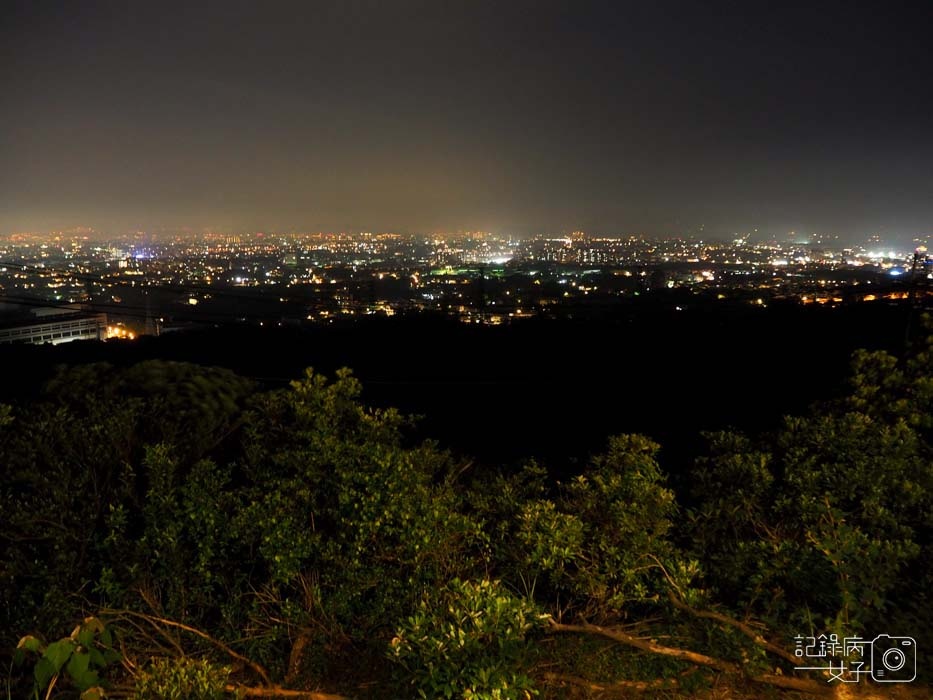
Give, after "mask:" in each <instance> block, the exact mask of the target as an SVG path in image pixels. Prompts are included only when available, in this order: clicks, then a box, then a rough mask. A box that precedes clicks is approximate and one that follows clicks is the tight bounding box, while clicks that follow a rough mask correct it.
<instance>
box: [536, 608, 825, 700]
mask: <svg viewBox="0 0 933 700" xmlns="http://www.w3.org/2000/svg"><path fill="white" fill-rule="evenodd" d="M550 628H551V631H553V632H570V633H580V634H592V635H597V636H600V637H605V638H607V639H612V640H614V641H616V642H619V643H621V644H625V645H627V646H630V647H634V648H635V649H641V650H642V651H646V652H649V653H651V654H659V655H661V656H669V657H672V658H675V659H680V660H682V661H686V662H688V663H692V664H695V665H697V666H706V667H708V668H712V669H715V670H717V671H722V672H723V673H731V674H736V675H743V676H745V677H746V678H748V679H750V680H752V681H755V682H756V683H763V684H765V685H770V686H773V687H776V688H786V689H789V690H796V691H798V692H802V693H809V694H811V695H829V694H830V693H831V692H832V691H833V689H832V687H830V686H829V685H828V684H826V683H818V682H816V681H812V680H807V679H803V678H794V677H793V676H781V675H777V674H770V673H768V674H762V675H758V676H749V675H746V674H745V673H743V670H742V668H741V667H740V666H739V665H738V664H735V663H732V662H730V661H723V660H722V659H716V658H714V657H712V656H707V655H706V654H700V653H699V652H695V651H690V650H689V649H677V648H675V647H667V646H663V645H661V644H655V643H654V642H651V641H646V640H644V639H639V638H638V637H633V636H632V635H630V634H627V633H625V632H623V631H621V630H618V629H612V628H609V627H601V626H599V625H591V624H589V623H583V624H580V625H568V624H564V623H561V622H557V621H555V620H553V619H552V620H551V621H550Z"/></svg>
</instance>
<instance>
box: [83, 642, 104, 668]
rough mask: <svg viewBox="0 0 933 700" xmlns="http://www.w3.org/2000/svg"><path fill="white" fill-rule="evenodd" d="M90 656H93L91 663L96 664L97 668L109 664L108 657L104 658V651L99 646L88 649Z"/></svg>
mask: <svg viewBox="0 0 933 700" xmlns="http://www.w3.org/2000/svg"><path fill="white" fill-rule="evenodd" d="M87 653H88V656H90V657H91V665H92V666H96V667H97V668H102V667H104V666H106V665H107V659H105V658H104V655H103V653H101V650H100V649H98V648H97V647H90V648H88V650H87Z"/></svg>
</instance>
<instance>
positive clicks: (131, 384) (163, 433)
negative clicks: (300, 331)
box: [0, 342, 933, 699]
mask: <svg viewBox="0 0 933 700" xmlns="http://www.w3.org/2000/svg"><path fill="white" fill-rule="evenodd" d="M931 358H933V353H931V345H930V343H929V342H927V343H926V344H923V345H921V346H920V347H918V348H916V350H915V351H914V352H913V353H912V354H910V355H909V356H908V357H905V358H903V359H901V360H898V359H896V358H894V357H892V356H889V355H886V354H884V353H865V352H862V353H859V354H857V355H856V357H855V358H854V363H853V374H852V380H851V390H850V391H849V393H848V394H847V395H846V396H845V397H843V398H840V399H838V400H835V401H832V402H828V403H824V404H822V405H818V406H816V407H815V408H814V409H813V410H812V411H811V412H810V413H808V414H807V415H804V416H797V417H788V418H786V419H785V420H784V421H783V423H782V424H781V425H780V426H778V427H777V429H775V430H773V431H772V432H770V433H767V434H761V435H743V434H740V433H737V432H735V431H729V430H724V431H721V432H717V433H711V434H708V435H707V448H706V450H705V451H704V453H703V454H701V455H699V456H698V457H697V460H696V463H695V465H693V468H692V470H691V471H690V479H689V484H690V490H689V491H685V492H684V493H682V494H677V493H675V492H674V490H673V489H672V488H671V487H670V486H669V485H668V483H667V479H666V476H665V473H664V471H663V470H662V468H661V466H660V464H659V461H658V455H659V450H660V447H659V445H657V444H655V443H654V442H653V441H651V440H650V439H648V438H646V437H643V436H639V435H618V436H615V437H613V438H611V439H610V441H609V444H608V447H607V448H606V449H605V450H604V451H602V452H601V453H598V454H597V455H595V456H594V457H593V458H592V459H591V460H590V462H589V463H588V465H587V466H586V468H585V469H583V470H581V471H580V472H579V473H578V474H577V475H575V476H573V477H572V478H568V479H565V480H562V481H558V480H555V479H553V478H551V477H550V476H549V475H548V472H547V470H545V469H544V468H542V467H541V466H540V465H538V464H536V463H534V462H529V463H528V464H527V465H526V466H525V467H524V468H523V469H521V470H517V471H516V470H512V471H508V472H506V471H502V472H501V473H489V472H483V471H474V470H471V469H469V468H468V467H469V463H466V462H463V461H461V460H459V459H457V458H454V457H452V456H451V455H449V454H447V453H445V452H444V451H443V450H441V449H439V448H438V446H437V445H435V444H433V443H423V444H411V441H410V440H409V438H408V433H407V426H408V422H407V419H405V418H404V417H402V416H401V415H399V414H398V413H397V412H395V411H393V410H371V409H368V408H366V407H365V406H364V405H363V404H362V403H361V400H360V389H361V387H360V385H359V383H358V382H357V381H356V380H355V379H354V378H353V377H352V376H351V375H350V373H349V372H348V371H342V372H340V373H339V374H338V375H337V376H336V378H335V379H334V380H333V381H330V382H329V381H327V380H326V379H325V378H324V377H322V376H320V375H317V374H315V373H313V372H312V371H310V370H308V372H307V373H306V374H305V376H304V377H302V378H301V379H299V380H296V381H294V382H292V384H291V386H289V387H288V388H286V389H282V390H275V391H264V390H261V389H260V388H258V387H257V386H255V385H254V384H252V383H251V382H249V381H246V380H243V379H241V378H239V377H236V376H235V375H233V374H231V373H229V372H225V371H221V370H213V369H204V368H199V367H195V366H191V365H181V364H177V363H168V362H148V363H143V364H142V365H138V366H135V367H130V368H126V369H117V368H114V367H109V366H106V365H91V366H84V367H73V368H62V370H61V371H60V372H59V374H58V375H57V376H56V377H55V379H54V380H53V381H51V382H50V383H49V384H48V386H47V387H45V389H44V391H43V392H42V394H41V396H39V397H37V398H36V399H35V400H33V401H31V402H27V403H23V404H22V405H17V406H12V407H8V406H0V462H2V464H3V465H4V468H3V473H2V481H0V518H2V524H0V525H2V527H0V533H2V534H0V537H2V538H3V540H4V547H3V552H4V554H3V555H2V558H0V582H2V583H0V644H2V645H3V646H4V647H5V648H8V649H10V650H12V649H14V648H15V647H16V645H17V640H18V639H20V637H21V636H22V635H24V634H27V635H30V636H29V637H27V638H25V639H27V640H32V641H27V642H25V643H23V642H22V641H21V644H20V652H19V654H18V658H20V657H23V658H20V660H23V659H24V658H25V656H28V655H30V654H31V655H32V656H33V657H35V658H33V660H32V664H33V667H34V672H33V667H29V669H28V673H29V674H32V675H27V671H24V672H23V674H22V675H20V676H17V675H16V673H15V672H14V673H13V674H12V675H11V677H10V680H9V682H8V687H9V688H10V689H11V693H12V689H13V688H14V687H15V688H17V689H20V690H23V691H24V692H26V693H29V692H33V691H35V690H36V689H37V687H38V686H37V685H36V684H37V683H38V685H42V683H40V682H39V681H42V682H44V684H45V685H44V686H43V687H47V686H48V685H49V684H50V683H51V681H52V678H53V677H55V676H56V674H58V675H61V674H65V675H67V674H70V681H68V680H67V679H66V678H65V676H64V675H62V679H63V680H62V683H61V685H60V686H58V687H56V688H53V689H52V690H53V692H52V693H50V696H53V695H54V694H55V693H56V692H59V691H60V692H62V693H65V692H67V688H68V685H69V683H71V687H72V688H77V689H78V690H79V691H83V690H88V689H93V688H98V687H100V688H101V692H105V691H104V690H103V689H104V688H105V687H106V686H107V684H108V683H111V684H116V685H117V686H120V684H121V683H122V684H123V685H122V686H120V687H123V688H124V694H127V693H129V692H130V691H129V689H130V688H133V689H135V690H134V691H133V692H135V693H136V696H137V697H140V698H149V697H152V698H155V697H191V698H194V697H203V698H211V697H220V696H221V695H222V694H223V688H224V685H225V684H227V683H235V684H240V685H241V686H242V687H244V688H245V687H248V686H250V685H251V684H252V685H255V684H257V683H258V684H260V685H263V686H270V684H271V685H276V684H279V685H285V686H288V687H292V688H317V687H321V686H327V687H330V688H333V689H334V690H339V691H343V692H345V693H347V694H349V695H360V694H362V695H367V694H368V695H369V696H371V697H385V696H388V695H392V696H397V697H415V696H419V697H425V698H434V697H445V698H447V697H449V698H503V699H505V698H528V697H531V696H533V695H535V694H537V693H539V692H542V691H547V692H552V691H553V689H554V688H556V687H563V685H564V684H567V683H569V684H571V685H573V684H576V685H577V686H581V685H584V684H585V683H587V682H591V681H592V682H595V681H599V682H624V681H626V680H629V681H632V682H635V680H638V681H639V682H647V680H646V679H645V678H644V672H645V669H652V671H651V672H652V673H653V674H655V676H656V677H657V678H659V679H663V678H670V679H677V682H678V683H680V684H681V687H686V686H685V684H686V683H687V681H685V680H684V678H686V677H685V676H683V675H682V674H683V672H684V671H685V670H688V669H690V668H691V667H692V666H696V665H699V666H702V667H704V668H705V669H706V670H705V671H704V672H703V673H701V674H700V675H698V676H692V677H693V678H699V679H701V681H702V679H703V678H705V676H704V675H703V674H705V673H722V672H725V673H736V672H739V673H740V674H745V675H747V676H749V677H752V678H757V679H758V680H759V681H762V682H766V679H765V677H764V676H763V675H762V674H766V673H771V674H772V675H774V674H773V672H774V670H775V668H780V669H781V671H780V673H781V674H782V675H792V670H791V669H790V668H789V662H788V658H787V657H786V656H782V655H781V653H780V648H786V647H787V646H788V645H791V646H790V648H791V649H792V640H793V637H794V636H795V635H796V634H818V633H820V632H831V633H837V634H840V635H851V634H860V635H868V636H872V635H874V634H876V633H882V632H884V633H890V634H892V635H910V636H914V637H917V638H918V642H919V643H918V648H919V650H920V652H921V654H923V653H924V648H927V649H929V646H930V643H931V642H933V636H931V635H930V631H931V616H930V610H931V609H933V605H931V601H930V600H929V591H931V590H933V569H931V561H933V552H931V549H930V542H931V539H930V535H931V531H933V500H931V497H930V494H931V487H933V454H931V442H930V438H931V434H933V419H931V416H933V359H931ZM89 614H96V615H97V617H94V618H88V619H93V620H100V621H103V622H98V623H96V624H99V625H100V629H97V627H96V626H95V623H90V622H85V623H83V624H84V627H79V630H85V631H80V632H78V631H76V632H75V633H73V634H72V635H71V636H63V635H66V634H67V631H68V630H69V629H70V628H71V627H73V625H74V621H75V620H81V619H84V618H85V617H86V616H87V615H89ZM717 616H718V617H717ZM746 623H751V624H752V625H753V627H754V630H755V634H752V635H749V634H747V633H746V631H747V630H748V629H749V628H748V626H747V624H746ZM105 625H106V626H105ZM742 625H746V627H745V630H743V628H742ZM85 628H87V629H91V628H93V629H91V632H88V631H86V629H85ZM111 628H113V630H114V634H117V635H119V637H120V639H121V644H122V645H123V647H122V648H123V649H124V650H125V651H126V653H127V654H128V657H126V660H127V663H122V664H115V663H113V661H114V658H110V657H105V656H104V654H105V652H107V650H108V649H110V650H111V651H112V648H113V647H112V644H113V638H112V637H111V631H110V630H111ZM105 633H106V637H105V636H104V635H105ZM568 633H570V634H584V635H591V636H590V640H591V641H585V642H573V643H570V642H565V641H564V640H566V639H567V637H565V636H564V635H565V634H568ZM74 634H78V636H77V637H76V636H74ZM81 635H83V636H81ZM88 635H90V636H88ZM85 637H88V638H87V639H85ZM44 638H51V639H56V638H61V641H59V642H54V643H52V644H48V645H47V644H45V643H44V642H42V641H41V640H42V639H44ZM644 639H651V640H652V641H651V642H650V643H649V644H647V646H646V645H645V643H644V642H639V640H644ZM658 639H669V640H676V644H673V645H672V646H667V647H665V644H664V643H662V642H658V641H657V640H658ZM558 640H560V641H558ZM593 640H596V641H593ZM632 640H634V642H633V641H632ZM610 643H612V644H616V643H621V644H623V645H624V652H622V653H618V654H615V653H613V654H607V653H606V651H605V649H606V645H607V644H610ZM639 644H641V645H640V646H639ZM768 644H771V646H772V648H769V647H768ZM661 647H665V648H668V649H671V648H677V649H684V650H690V651H692V652H695V653H696V654H699V655H702V656H704V657H705V658H712V659H713V660H714V662H715V663H713V664H709V663H707V662H704V661H696V660H695V659H694V660H693V661H691V660H690V659H689V658H687V659H685V657H683V656H682V655H681V656H677V655H671V654H669V653H666V652H658V648H661ZM49 650H52V652H50V651H49ZM65 652H67V654H66V653H65ZM108 653H109V652H108ZM588 654H589V655H592V656H591V658H590V657H587V655H588ZM658 654H660V656H658ZM153 656H156V657H159V658H158V659H157V660H155V661H149V662H146V661H145V659H147V658H151V657H153ZM98 657H100V658H98ZM587 658H589V661H587ZM691 658H693V657H691ZM85 659H86V660H87V662H86V663H85ZM609 659H614V661H612V662H611V663H610V662H609V661H607V660H609ZM639 659H641V660H639ZM26 666H28V664H27V665H26ZM26 666H24V668H25V667H26ZM921 667H922V659H921V660H919V661H918V668H921ZM348 669H364V670H361V671H349V670H348ZM596 673H598V674H600V675H601V676H602V677H599V678H595V677H591V676H592V675H593V674H596ZM108 674H109V675H110V676H111V678H109V679H108V678H106V677H105V676H107V675H108ZM606 674H608V675H610V676H612V677H611V678H606V677H605V675H606ZM130 675H134V676H135V677H128V676H130ZM672 682H673V681H672ZM691 682H693V681H691ZM17 684H18V685H17ZM568 687H569V686H568ZM30 688H31V689H32V690H30ZM548 689H550V690H548ZM43 692H44V691H43ZM95 692H96V691H95Z"/></svg>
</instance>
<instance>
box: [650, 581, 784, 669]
mask: <svg viewBox="0 0 933 700" xmlns="http://www.w3.org/2000/svg"><path fill="white" fill-rule="evenodd" d="M668 597H669V598H670V601H671V604H672V605H673V606H674V607H675V608H677V609H678V610H683V611H684V612H687V613H690V614H691V615H693V616H694V617H698V618H702V619H705V620H713V621H715V622H719V623H721V624H724V625H728V626H729V627H732V628H734V629H737V630H738V631H739V632H741V633H742V634H744V635H745V636H746V637H748V638H749V639H751V640H752V641H753V642H755V644H757V645H758V646H760V647H762V648H763V649H766V650H767V651H770V652H771V653H772V654H774V655H775V656H779V657H780V658H782V659H784V660H785V661H789V662H790V663H791V664H793V665H795V666H796V665H797V662H798V661H799V659H797V658H796V657H795V656H794V655H793V654H791V653H790V652H789V651H787V650H786V649H784V648H782V647H779V646H778V645H777V644H774V643H773V642H769V641H768V640H767V639H765V638H764V637H763V636H761V634H759V632H758V631H757V630H755V629H754V628H752V627H751V626H749V625H747V624H746V623H744V622H741V621H739V620H736V619H735V618H732V617H729V616H728V615H723V614H722V613H718V612H713V611H711V610H697V609H696V608H693V607H691V606H689V605H687V604H686V603H685V602H683V601H682V600H680V599H679V598H678V597H677V596H675V595H674V593H673V592H669V593H668Z"/></svg>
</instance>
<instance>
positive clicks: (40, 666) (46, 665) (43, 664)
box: [32, 656, 58, 689]
mask: <svg viewBox="0 0 933 700" xmlns="http://www.w3.org/2000/svg"><path fill="white" fill-rule="evenodd" d="M32 673H33V676H35V679H36V685H38V686H39V688H40V689H44V688H46V687H47V686H48V684H49V681H51V680H52V677H53V676H54V675H55V674H56V673H58V671H56V670H55V667H54V666H53V665H52V662H51V661H49V660H48V659H47V658H45V657H44V656H43V657H42V658H41V659H39V660H38V661H37V662H36V667H35V669H33V672H32Z"/></svg>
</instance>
